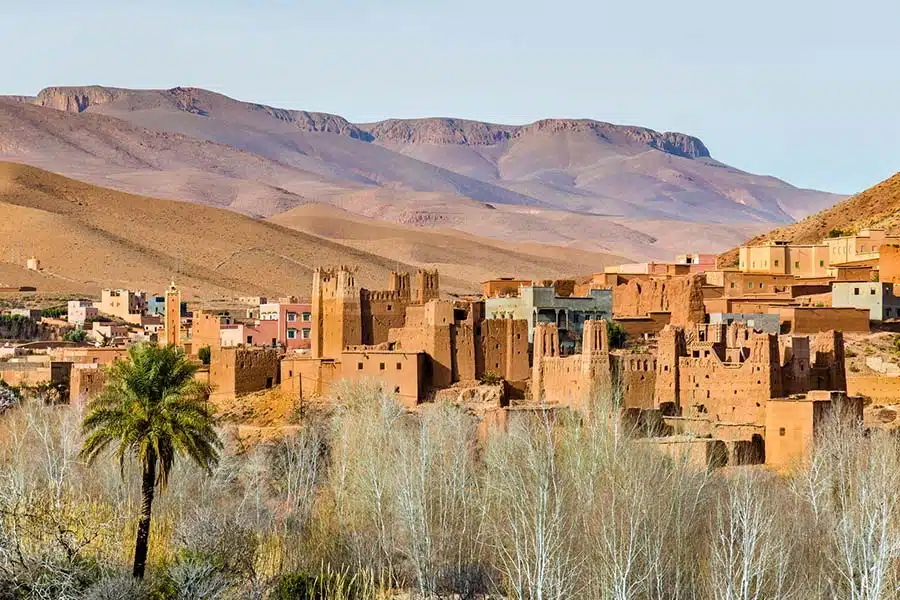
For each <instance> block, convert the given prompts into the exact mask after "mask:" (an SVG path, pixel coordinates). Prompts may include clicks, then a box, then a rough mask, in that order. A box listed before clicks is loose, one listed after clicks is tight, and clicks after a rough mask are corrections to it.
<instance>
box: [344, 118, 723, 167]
mask: <svg viewBox="0 0 900 600" xmlns="http://www.w3.org/2000/svg"><path fill="white" fill-rule="evenodd" d="M361 127H362V128H364V129H365V130H366V131H368V132H369V133H370V134H371V136H372V138H373V139H374V140H375V141H378V142H382V143H389V144H456V145H468V146H490V145H493V144H498V143H501V142H504V141H506V140H510V139H512V140H526V139H528V138H530V137H534V136H547V135H560V134H567V133H583V132H589V133H593V134H594V135H597V136H599V137H601V138H603V139H605V140H607V141H609V142H610V143H618V144H629V143H634V144H641V145H644V146H648V147H650V148H655V149H657V150H661V151H662V152H666V153H669V154H675V155H678V156H683V157H686V158H701V157H708V156H709V150H708V149H707V148H706V146H705V145H704V144H703V142H701V141H700V140H699V139H697V138H695V137H693V136H689V135H686V134H683V133H671V132H667V133H659V132H657V131H653V130H652V129H646V128H643V127H629V126H623V125H613V124H611V123H604V122H601V121H592V120H590V119H543V120H540V121H536V122H534V123H532V124H530V125H522V126H516V125H496V124H493V123H482V122H480V121H467V120H464V119H444V118H435V119H389V120H387V121H380V122H378V123H370V124H368V125H362V126H361Z"/></svg>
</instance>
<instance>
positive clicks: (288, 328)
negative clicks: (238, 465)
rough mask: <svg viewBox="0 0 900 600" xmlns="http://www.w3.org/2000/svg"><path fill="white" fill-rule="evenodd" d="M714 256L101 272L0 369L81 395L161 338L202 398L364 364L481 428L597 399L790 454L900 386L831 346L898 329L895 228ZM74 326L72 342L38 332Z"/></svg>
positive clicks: (643, 424)
mask: <svg viewBox="0 0 900 600" xmlns="http://www.w3.org/2000/svg"><path fill="white" fill-rule="evenodd" d="M35 260H37V259H35ZM722 262H723V261H722V260H721V259H717V257H716V256H714V255H707V254H696V253H686V254H683V255H679V256H677V257H674V260H673V261H671V262H651V263H637V264H623V265H618V266H615V267H607V268H606V269H605V270H604V271H603V272H598V273H594V274H592V275H588V276H581V277H574V278H565V279H556V280H540V281H538V280H533V279H529V278H516V277H512V276H510V277H498V278H497V279H493V280H490V281H485V282H484V284H483V286H482V290H481V291H480V293H477V294H474V293H473V294H472V295H468V296H466V295H451V294H447V293H444V292H442V290H441V286H440V276H439V274H438V272H437V271H434V270H426V269H423V270H418V271H416V272H415V273H401V272H394V273H391V274H390V277H389V279H388V281H386V282H385V283H386V289H381V290H370V289H366V288H364V287H361V286H360V283H359V281H358V280H357V273H356V271H355V269H354V268H353V266H352V265H351V266H333V267H319V268H316V269H315V270H314V272H313V275H312V282H311V283H312V287H311V289H312V294H311V297H308V298H299V297H287V298H278V299H269V298H265V297H260V296H249V297H239V298H234V299H233V300H232V301H231V302H230V304H229V305H228V306H227V307H222V306H216V307H212V306H204V305H197V306H193V305H192V306H188V303H186V302H184V301H183V300H182V297H181V293H180V291H179V289H178V287H177V286H176V283H175V282H173V283H172V285H171V286H169V287H168V289H167V290H165V291H164V292H162V293H161V294H159V295H148V294H146V293H144V292H142V291H134V290H104V291H103V294H102V296H101V298H100V300H99V301H92V300H75V301H71V302H69V306H68V314H67V316H66V317H67V318H61V319H60V318H56V319H53V318H47V317H42V316H41V315H40V314H34V313H35V311H30V312H29V311H26V312H29V314H28V315H22V316H23V318H24V317H25V316H27V318H28V319H31V320H33V321H34V324H33V327H32V328H31V329H29V330H28V332H26V333H27V335H26V334H22V332H18V333H19V334H20V335H16V334H10V335H6V333H9V332H2V331H0V334H2V335H3V337H5V338H7V339H9V338H10V337H13V338H16V337H18V338H19V339H28V340H30V341H29V342H27V343H21V344H13V345H9V344H8V345H7V346H6V347H4V348H2V351H3V353H4V354H5V356H3V357H2V360H0V377H2V378H3V381H5V382H7V383H9V384H12V385H17V384H39V383H53V384H54V385H57V386H58V387H59V388H60V389H64V390H66V391H67V393H68V396H69V400H70V401H71V402H83V401H85V400H86V399H87V398H89V397H90V396H91V394H93V393H96V391H98V390H99V389H101V387H102V385H103V379H104V377H103V373H104V371H103V367H104V366H105V365H107V364H109V363H110V362H112V361H113V360H115V359H117V358H119V357H121V356H123V354H124V352H125V348H126V347H127V345H128V344H129V343H133V342H134V341H140V340H149V341H158V342H159V343H166V344H175V345H178V346H181V347H183V348H184V349H185V351H186V352H187V353H188V354H189V355H191V356H192V357H195V358H196V359H197V360H198V361H200V360H201V357H203V362H204V363H208V366H205V367H204V368H203V369H202V370H201V372H200V374H199V375H198V376H199V377H202V378H203V379H204V380H205V381H208V383H209V385H210V387H211V390H212V395H211V401H212V402H214V403H215V402H228V403H230V405H234V404H235V403H236V402H237V403H240V402H241V398H242V397H244V396H245V395H248V394H257V395H258V394H260V393H262V394H265V393H267V392H266V390H275V389H278V390H280V391H281V394H282V396H284V395H285V394H286V395H287V396H288V397H289V398H293V401H294V402H295V403H296V406H297V407H298V408H299V409H300V412H301V413H302V411H303V410H306V409H315V410H319V409H324V410H327V409H328V408H329V406H331V405H333V404H335V403H339V402H341V397H340V395H341V390H346V389H348V388H347V387H346V386H344V385H336V384H337V383H338V382H340V381H343V380H349V381H351V382H358V381H367V382H371V383H372V384H374V385H378V386H380V387H381V388H382V389H383V390H384V391H385V392H386V393H389V394H393V395H394V396H395V397H396V398H397V399H398V400H399V402H400V403H402V405H403V406H405V407H406V408H407V409H408V410H409V411H413V412H415V411H420V410H423V409H426V408H427V407H428V406H429V405H433V404H434V403H440V402H451V403H455V404H458V405H461V406H464V407H465V408H466V409H467V410H468V411H469V412H471V414H472V415H473V416H474V417H476V418H477V419H479V422H480V431H481V433H482V435H490V433H491V432H492V431H495V430H497V429H503V428H506V427H508V426H509V424H510V422H511V421H512V420H515V419H522V418H533V417H535V416H542V417H546V416H547V415H551V416H555V415H561V414H569V415H574V416H576V417H580V418H586V419H589V418H592V417H594V416H595V415H599V414H601V413H600V412H598V411H597V407H598V406H601V405H602V406H606V407H613V409H614V410H616V411H619V413H620V416H621V417H622V419H623V421H624V422H625V423H627V424H628V425H630V427H629V428H628V430H629V431H632V432H633V435H636V436H640V437H643V438H645V439H646V441H647V442H648V443H652V444H655V445H657V446H658V447H659V448H660V449H662V450H663V451H664V452H666V453H669V454H671V455H672V456H676V457H683V458H687V459H688V460H691V461H695V462H696V463H697V464H698V465H702V466H704V467H708V468H714V467H720V466H737V465H750V464H767V465H770V466H771V467H772V468H775V469H779V470H787V469H790V468H791V466H792V465H794V464H797V462H798V461H801V460H802V459H803V458H804V456H806V454H807V452H808V450H809V447H810V444H811V443H812V440H813V439H814V437H815V435H816V432H817V430H819V429H820V428H821V427H823V426H824V424H825V423H826V421H827V420H828V417H829V415H831V414H834V413H835V412H837V411H840V412H841V413H846V414H847V415H850V416H852V417H855V418H858V419H865V422H866V423H867V424H870V422H871V419H869V418H868V417H867V415H868V414H869V412H871V411H878V410H879V409H880V410H881V413H883V412H884V406H887V405H898V404H900V366H898V365H896V364H893V363H892V362H891V361H890V360H887V361H885V360H880V361H875V360H874V359H873V360H872V361H869V360H868V359H867V361H866V364H867V365H869V367H870V368H867V370H866V371H865V372H862V373H858V372H856V371H858V369H856V368H855V367H853V365H849V367H850V368H848V360H849V359H848V351H847V350H846V349H845V342H846V340H847V339H848V338H847V336H851V338H852V339H857V338H859V337H860V336H870V335H877V334H878V333H879V332H894V333H898V332H900V295H898V296H895V294H894V284H896V283H900V237H898V236H895V235H893V234H892V233H890V232H887V231H882V230H864V231H860V232H858V233H856V234H854V235H848V236H843V237H836V238H829V239H826V240H823V241H822V242H821V243H819V244H810V245H793V244H789V243H781V242H769V243H767V244H766V245H761V246H753V247H744V248H741V249H740V252H739V254H738V256H737V258H736V262H735V264H730V265H724V264H721V263H722ZM511 275H514V274H511ZM189 308H190V309H192V310H189ZM37 312H38V313H39V311H37ZM106 317H110V319H107V318H106ZM28 319H25V320H28ZM110 321H112V322H110ZM10 322H16V323H21V322H23V321H22V320H21V319H18V320H15V321H10ZM71 328H78V329H83V330H84V331H85V332H86V334H87V340H86V341H87V343H82V344H72V343H63V342H58V341H57V342H55V341H53V340H54V339H57V340H58V339H59V338H60V337H61V335H60V334H61V333H62V332H64V331H68V330H69V329H71ZM54 335H55V336H56V338H54ZM854 336H855V337H854ZM207 349H208V352H207V351H206V350H207ZM207 355H208V359H207ZM603 414H607V413H603Z"/></svg>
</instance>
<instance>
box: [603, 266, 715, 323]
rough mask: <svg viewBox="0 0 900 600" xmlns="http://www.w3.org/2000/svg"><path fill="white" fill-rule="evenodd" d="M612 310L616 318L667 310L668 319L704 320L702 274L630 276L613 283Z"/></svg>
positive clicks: (673, 321) (641, 315) (678, 320)
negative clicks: (643, 277)
mask: <svg viewBox="0 0 900 600" xmlns="http://www.w3.org/2000/svg"><path fill="white" fill-rule="evenodd" d="M612 300H613V303H612V309H613V310H612V312H613V315H615V317H616V318H617V319H621V318H629V317H648V316H649V315H651V314H653V313H669V323H671V324H673V325H688V324H690V323H702V322H703V321H705V320H706V309H705V306H704V304H703V277H702V276H701V275H685V276H680V277H672V278H652V279H647V280H643V281H640V280H636V279H633V280H631V281H629V282H628V283H625V284H623V285H617V286H616V287H615V288H614V290H613V293H612Z"/></svg>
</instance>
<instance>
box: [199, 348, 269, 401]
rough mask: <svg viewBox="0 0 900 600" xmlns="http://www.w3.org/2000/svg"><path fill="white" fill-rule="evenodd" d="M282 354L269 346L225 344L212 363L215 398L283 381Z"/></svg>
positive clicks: (251, 390)
mask: <svg viewBox="0 0 900 600" xmlns="http://www.w3.org/2000/svg"><path fill="white" fill-rule="evenodd" d="M280 376H281V356H280V355H279V353H278V351H277V350H274V349H265V348H246V347H240V348H222V349H220V350H218V351H217V352H214V353H213V354H212V356H211V361H210V365H209V385H210V387H211V388H212V394H211V396H210V398H211V399H215V398H218V397H235V396H240V395H243V394H249V393H252V392H258V391H260V390H266V389H271V388H272V387H273V386H275V385H278V384H279V383H280V381H281V380H280Z"/></svg>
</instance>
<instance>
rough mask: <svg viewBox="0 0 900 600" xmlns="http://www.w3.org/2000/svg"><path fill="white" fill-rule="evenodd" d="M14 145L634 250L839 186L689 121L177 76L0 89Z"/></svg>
mask: <svg viewBox="0 0 900 600" xmlns="http://www.w3.org/2000/svg"><path fill="white" fill-rule="evenodd" d="M0 158H5V159H7V160H14V161H18V162H25V163H28V164H32V165H35V166H39V167H42V168H46V169H49V170H53V171H57V172H60V173H63V174H66V175H71V176H74V177H77V178H80V179H84V180H86V181H90V182H92V183H96V184H99V185H104V186H109V187H113V188H116V189H120V190H124V191H129V192H133V193H139V194H147V195H152V196H160V197H166V198H172V199H180V200H187V201H192V202H198V203H202V204H210V205H215V206H221V207H224V208H230V209H232V210H236V211H239V212H243V213H244V214H248V215H251V216H256V217H272V216H275V215H277V214H280V213H282V212H285V211H288V210H291V209H293V208H295V207H298V206H301V205H303V204H306V203H309V202H316V203H326V204H331V205H333V206H336V207H339V208H342V209H344V210H347V211H351V212H355V213H357V214H360V215H363V216H367V217H371V218H376V219H381V220H388V221H392V222H394V223H399V224H403V225H414V226H417V227H447V226H450V227H453V228H455V229H458V230H460V231H463V232H468V233H473V234H477V235H479V236H488V237H493V238H497V239H500V240H504V241H508V242H520V241H539V242H543V243H552V244H557V245H564V246H571V247H577V248H580V249H584V250H591V251H603V252H614V253H616V254H626V255H627V256H629V257H632V258H635V259H641V258H654V259H658V258H670V255H671V254H672V253H673V252H678V251H684V250H687V249H697V250H700V251H719V250H721V249H723V248H727V247H729V246H732V245H734V244H736V243H738V242H739V241H740V240H742V239H745V238H746V237H747V236H749V235H752V234H754V233H758V232H760V231H763V230H765V229H767V228H769V227H770V226H771V225H772V224H782V223H790V222H792V221H793V220H794V219H796V218H802V217H803V216H805V215H807V214H810V213H811V212H815V211H816V210H820V209H822V208H824V207H826V206H830V205H832V204H834V202H836V201H838V200H839V199H840V197H839V196H835V195H833V194H827V193H823V192H817V191H813V190H802V189H798V188H795V187H793V186H790V185H788V184H787V183H785V182H783V181H781V180H778V179H775V178H772V177H764V176H758V175H753V174H749V173H746V172H743V171H740V170H738V169H735V168H733V167H730V166H728V165H725V164H723V163H721V162H719V161H717V160H715V159H714V158H712V156H711V154H710V151H709V149H708V148H707V147H706V146H705V145H704V144H703V142H702V141H701V140H699V139H697V138H696V137H692V136H690V135H686V134H682V133H671V132H667V133H660V132H656V131H653V130H650V129H646V128H642V127H632V126H621V125H613V124H610V123H603V122H598V121H591V120H585V119H545V120H541V121H538V122H535V123H532V124H528V125H521V126H519V125H499V124H492V123H482V122H478V121H470V120H463V119H452V118H429V119H405V120H404V119H390V120H386V121H380V122H377V123H351V122H349V121H348V120H347V119H345V118H343V117H340V116H337V115H331V114H326V113H314V112H307V111H301V110H287V109H282V108H275V107H271V106H265V105H262V104H253V103H247V102H241V101H238V100H234V99H232V98H229V97H227V96H224V95H221V94H218V93H215V92H210V91H207V90H202V89H196V88H180V87H179V88H173V89H169V90H129V89H122V88H110V87H100V86H88V87H55V88H47V89H45V90H42V91H41V92H40V93H39V94H38V95H37V96H35V97H30V96H17V97H6V99H3V98H2V97H0ZM684 236H690V237H689V239H691V242H690V246H691V248H685V247H684V241H683V239H684Z"/></svg>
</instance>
